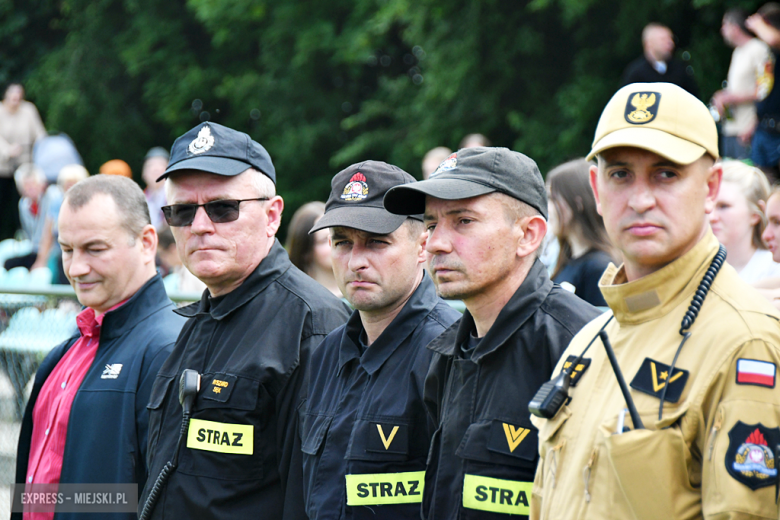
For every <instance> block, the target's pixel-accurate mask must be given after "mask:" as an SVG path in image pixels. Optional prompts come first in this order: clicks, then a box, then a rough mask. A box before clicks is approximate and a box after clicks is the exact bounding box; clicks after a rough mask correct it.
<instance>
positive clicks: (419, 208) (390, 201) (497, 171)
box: [384, 147, 547, 218]
mask: <svg viewBox="0 0 780 520" xmlns="http://www.w3.org/2000/svg"><path fill="white" fill-rule="evenodd" d="M493 192H499V193H504V194H506V195H509V196H510V197H513V198H515V199H517V200H519V201H522V202H525V203H526V204H528V205H529V206H531V207H532V208H534V209H536V210H537V211H539V213H541V214H542V216H543V217H544V218H547V190H546V189H545V187H544V179H542V174H541V173H540V172H539V168H538V167H537V166H536V163H535V162H534V161H533V160H531V159H530V158H529V157H526V156H525V155H523V154H521V153H519V152H513V151H512V150H509V149H507V148H486V147H475V148H463V149H461V150H458V151H457V152H456V153H454V154H452V155H450V157H449V158H448V159H447V160H445V161H444V162H442V163H441V164H440V165H439V167H438V168H437V169H436V171H434V172H433V173H432V174H431V177H430V178H429V179H428V180H425V181H422V182H418V183H415V184H414V185H411V186H398V187H395V188H393V189H391V190H389V191H388V192H387V195H386V196H385V200H384V206H385V209H387V211H389V212H390V213H395V214H398V215H410V214H412V213H423V212H424V211H425V196H426V195H429V196H431V197H435V198H437V199H444V200H461V199H468V198H471V197H477V196H479V195H486V194H488V193H493Z"/></svg>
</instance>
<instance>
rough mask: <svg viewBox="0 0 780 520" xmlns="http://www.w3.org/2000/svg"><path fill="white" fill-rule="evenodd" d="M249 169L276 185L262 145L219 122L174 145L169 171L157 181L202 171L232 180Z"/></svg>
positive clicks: (197, 128) (269, 158) (196, 128)
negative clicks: (173, 175) (178, 172)
mask: <svg viewBox="0 0 780 520" xmlns="http://www.w3.org/2000/svg"><path fill="white" fill-rule="evenodd" d="M249 168H254V169H256V170H259V171H261V172H262V173H264V174H265V175H266V176H267V177H268V178H269V179H271V180H272V181H273V182H274V184H276V170H275V169H274V164H273V162H272V161H271V156H270V155H268V152H267V151H266V149H265V148H263V146H262V145H261V144H260V143H258V142H256V141H253V140H252V138H251V137H249V136H248V135H247V134H245V133H243V132H239V131H237V130H233V129H232V128H228V127H226V126H222V125H220V124H217V123H208V122H206V123H201V124H199V125H198V126H196V127H195V128H193V129H192V130H190V131H189V132H187V133H186V134H184V135H182V136H181V137H179V138H178V139H176V141H174V143H173V147H172V148H171V159H170V161H169V162H168V168H167V169H166V170H165V173H163V174H162V175H161V176H160V177H159V178H158V179H157V181H158V182H159V181H161V180H163V179H164V178H166V177H167V176H168V175H170V174H171V173H173V172H176V171H178V170H200V171H204V172H208V173H213V174H216V175H225V176H228V177H233V176H235V175H238V174H239V173H242V172H244V171H246V170H248V169H249Z"/></svg>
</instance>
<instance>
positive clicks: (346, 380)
mask: <svg viewBox="0 0 780 520" xmlns="http://www.w3.org/2000/svg"><path fill="white" fill-rule="evenodd" d="M413 182H415V180H414V177H412V176H411V175H409V174H408V173H406V172H405V171H403V170H401V169H400V168H397V167H395V166H392V165H389V164H386V163H383V162H377V161H366V162H363V163H359V164H353V165H352V166H350V167H349V168H347V169H345V170H343V171H342V172H340V173H339V174H337V175H336V176H335V177H334V178H333V182H332V186H333V189H332V191H331V194H330V198H329V199H328V204H327V206H326V208H325V215H324V216H323V217H322V218H321V219H320V220H319V221H318V222H317V224H316V225H315V226H314V228H312V232H314V231H317V230H320V229H325V228H330V240H331V250H332V258H333V270H334V274H335V275H336V281H337V282H338V284H339V288H340V289H341V292H342V294H344V297H345V298H346V299H347V300H348V301H349V302H350V303H351V304H352V306H353V307H355V309H357V310H356V311H355V312H353V313H352V316H351V317H350V319H349V321H348V322H347V324H346V325H345V326H343V327H339V328H338V329H336V330H334V331H333V332H332V333H330V335H328V337H327V338H326V339H325V341H323V343H322V345H321V346H320V347H319V348H318V349H317V350H316V351H315V352H314V353H313V354H312V362H311V364H310V365H309V375H308V377H307V382H308V401H307V403H306V406H305V407H304V408H303V409H302V413H301V422H302V428H301V432H302V436H303V453H304V455H303V474H304V490H305V497H306V513H307V514H308V515H309V518H310V519H312V520H314V519H345V518H371V519H381V518H386V519H392V520H395V519H399V518H419V517H420V502H421V501H422V494H423V482H424V472H425V459H426V456H427V453H428V447H429V445H430V440H431V435H432V434H433V430H434V429H435V428H434V427H433V425H432V424H431V423H430V421H429V420H428V419H427V417H426V412H425V406H424V405H423V384H424V381H425V374H426V373H427V371H428V367H429V365H430V362H431V356H432V354H433V353H432V352H431V351H428V350H427V349H426V348H425V346H426V345H427V344H428V343H429V342H430V341H431V340H432V339H434V338H435V337H436V336H438V335H439V334H441V333H442V332H444V330H445V329H446V328H447V327H449V326H450V325H451V324H452V323H454V322H455V321H456V320H457V319H458V318H460V313H459V312H458V311H456V310H454V309H453V308H452V307H450V306H449V305H448V304H447V303H446V302H444V301H443V300H442V299H441V298H439V297H437V296H436V288H435V287H434V285H433V282H432V281H431V279H430V278H429V277H428V276H427V275H426V274H425V271H424V270H423V263H424V262H425V239H426V236H427V233H426V232H425V227H424V226H423V223H422V215H410V216H409V217H405V216H399V215H393V214H390V213H388V212H387V211H385V209H384V208H383V207H382V198H383V197H384V195H385V193H386V192H387V190H388V189H390V188H391V187H393V186H397V185H401V184H408V183H413Z"/></svg>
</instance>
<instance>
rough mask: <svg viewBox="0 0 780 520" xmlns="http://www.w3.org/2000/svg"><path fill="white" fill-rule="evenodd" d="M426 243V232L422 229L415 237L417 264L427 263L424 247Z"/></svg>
mask: <svg viewBox="0 0 780 520" xmlns="http://www.w3.org/2000/svg"><path fill="white" fill-rule="evenodd" d="M427 243H428V230H427V229H425V228H423V232H422V233H420V236H419V237H417V263H419V264H424V263H425V262H426V261H428V254H427V251H426V250H425V245H426V244H427Z"/></svg>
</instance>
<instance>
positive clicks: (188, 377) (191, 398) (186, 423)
mask: <svg viewBox="0 0 780 520" xmlns="http://www.w3.org/2000/svg"><path fill="white" fill-rule="evenodd" d="M198 390H200V375H199V374H198V373H197V372H196V371H195V370H191V369H189V368H188V369H186V370H184V372H182V374H181V379H180V380H179V403H180V404H181V407H182V421H181V429H180V430H179V440H178V441H177V442H176V451H174V452H173V458H172V459H171V460H169V461H168V462H166V463H165V466H163V469H162V470H160V474H159V475H157V480H155V481H154V486H152V490H151V491H149V495H148V496H147V497H146V503H144V508H143V510H142V511H141V515H140V516H139V517H138V520H148V519H149V517H150V516H151V515H152V511H154V506H155V505H156V504H157V500H158V499H159V498H160V493H162V490H163V488H164V487H165V483H166V482H168V477H170V476H171V473H173V471H174V470H175V469H176V466H178V465H179V452H180V451H181V443H182V441H183V440H184V438H185V437H186V436H187V430H188V429H189V427H190V416H191V415H192V405H193V404H194V403H195V398H196V396H197V395H198Z"/></svg>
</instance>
